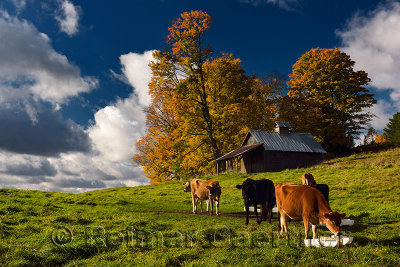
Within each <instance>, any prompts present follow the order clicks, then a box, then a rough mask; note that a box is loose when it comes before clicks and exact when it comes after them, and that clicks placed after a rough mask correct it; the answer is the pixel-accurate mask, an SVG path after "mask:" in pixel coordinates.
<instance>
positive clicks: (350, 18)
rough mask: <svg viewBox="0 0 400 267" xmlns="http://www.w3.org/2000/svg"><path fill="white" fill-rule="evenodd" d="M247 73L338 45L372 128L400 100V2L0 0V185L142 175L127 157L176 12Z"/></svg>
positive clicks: (56, 187) (46, 186)
mask: <svg viewBox="0 0 400 267" xmlns="http://www.w3.org/2000/svg"><path fill="white" fill-rule="evenodd" d="M190 10H203V11H206V12H207V13H208V14H210V15H211V16H212V25H211V29H210V30H209V32H208V33H207V38H206V42H207V43H208V44H210V45H211V47H212V48H213V50H214V51H215V55H218V54H220V53H222V52H228V53H232V54H233V55H234V56H235V57H237V58H240V59H241V60H242V65H243V67H244V69H245V71H246V72H247V73H248V74H257V75H260V76H264V75H267V74H268V73H270V72H272V71H278V72H280V73H281V74H283V75H285V76H287V75H288V74H289V73H290V72H291V68H292V65H293V64H294V63H295V62H296V61H297V59H298V58H299V57H300V56H301V55H302V54H304V53H305V52H306V51H308V50H310V49H312V48H316V47H321V48H334V47H338V48H340V49H341V50H343V51H344V52H346V53H348V54H349V55H350V57H351V59H352V60H354V61H355V62H356V63H355V69H356V70H365V71H366V72H367V73H368V75H369V77H370V78H371V80H372V81H371V83H370V84H369V86H368V89H369V90H370V91H371V92H373V93H374V94H375V98H376V99H377V104H376V105H374V106H373V107H371V108H370V111H371V112H372V113H373V114H375V117H374V119H373V120H372V121H371V125H370V126H372V127H374V128H375V129H376V130H378V132H382V130H383V128H384V127H385V125H386V124H387V122H388V119H389V118H391V117H392V115H393V114H394V113H396V112H397V111H399V107H400V2H398V1H368V0H352V1H348V0H336V1H328V0H327V1H320V0H212V1H209V0H132V1H122V0H119V1H118V0H116V1H104V0H96V1H78V0H49V1H39V0H0V188H20V189H35V190H51V191H61V192H74V193H79V192H84V191H88V190H95V189H102V188H108V187H116V186H138V185H146V184H148V183H149V181H148V179H147V178H146V176H145V175H144V173H143V170H142V169H141V168H140V167H138V166H135V165H134V163H133V162H132V161H131V158H132V156H133V155H134V153H135V144H136V142H137V140H138V139H139V138H140V137H141V136H143V135H144V133H145V113H144V109H145V108H146V106H147V105H148V104H149V103H150V101H151V99H150V97H149V95H148V88H147V84H148V82H149V81H150V78H151V72H150V70H149V67H148V64H149V62H150V61H151V60H152V51H154V50H159V49H163V48H165V37H166V36H167V35H168V27H169V26H170V25H171V22H172V21H173V20H174V19H176V18H178V17H179V15H180V14H181V13H182V12H185V11H190Z"/></svg>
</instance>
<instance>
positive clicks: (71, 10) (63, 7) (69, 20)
mask: <svg viewBox="0 0 400 267" xmlns="http://www.w3.org/2000/svg"><path fill="white" fill-rule="evenodd" d="M58 12H59V13H61V14H60V15H56V17H55V19H56V20H57V21H58V23H59V26H60V30H61V31H62V32H65V33H66V34H68V35H69V36H73V35H75V34H76V33H78V30H79V6H74V4H73V3H71V2H70V1H68V0H64V1H61V2H60V8H59V11H58Z"/></svg>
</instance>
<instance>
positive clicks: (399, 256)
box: [0, 149, 400, 266]
mask: <svg viewBox="0 0 400 267" xmlns="http://www.w3.org/2000/svg"><path fill="white" fill-rule="evenodd" d="M304 172H311V173H312V174H313V175H314V177H315V179H316V181H317V182H319V183H326V184H328V185H329V187H330V203H331V208H332V209H333V210H334V211H339V212H341V213H342V212H345V213H346V214H347V216H346V218H351V219H354V220H355V224H354V225H352V226H347V227H345V228H344V229H343V230H344V231H345V233H346V235H351V236H353V237H354V241H353V243H352V244H351V245H350V246H347V247H344V248H323V249H322V248H306V247H304V246H303V245H302V243H303V239H304V234H303V231H304V227H303V224H302V222H298V221H292V222H289V225H288V226H289V234H290V238H289V239H288V240H286V239H279V238H278V232H277V231H278V221H277V219H276V216H275V218H274V219H273V221H272V223H271V224H268V223H266V222H263V223H262V224H261V225H258V224H256V222H255V218H253V217H252V218H251V219H250V223H249V225H248V226H245V224H244V222H245V218H244V213H243V200H242V198H241V191H240V190H237V189H236V188H235V185H236V184H241V183H242V182H243V181H244V180H245V179H246V178H249V177H250V178H253V179H261V178H267V179H270V180H272V181H273V182H274V183H279V182H294V183H301V175H302V174H303V173H304ZM206 178H211V177H206ZM212 178H216V179H218V180H219V181H220V184H221V185H222V196H221V204H220V211H221V213H222V214H221V216H219V217H217V216H209V215H206V214H199V215H193V214H191V209H192V207H191V197H190V194H189V193H184V192H183V186H182V183H181V182H176V183H171V184H165V185H152V186H141V187H134V188H129V187H121V188H110V189H105V190H99V191H91V192H86V193H82V194H69V193H57V192H41V191H27V190H15V189H0V265H13V266H32V265H35V266H37V265H52V266H53V265H70V266H74V265H102V266H103V265H105V266H107V265H109V266H114V265H121V266H122V265H146V266H147V265H157V266H159V265H165V266H170V265H176V266H179V265H193V266H199V265H207V266H217V265H232V266H233V265H248V266H265V265H277V266H279V265H296V264H301V265H314V266H315V265H333V266H340V265H344V264H349V265H364V266H365V265H375V266H400V149H391V150H388V151H385V152H380V153H365V154H358V155H353V156H350V157H346V158H340V159H334V160H331V161H328V162H325V163H323V164H321V165H319V166H316V167H313V168H309V169H297V170H290V171H283V172H279V173H261V174H252V175H236V174H235V175H233V174H232V175H219V176H217V177H212ZM204 204H205V203H204ZM204 206H205V205H204ZM318 234H319V235H320V236H321V235H322V236H323V235H325V236H326V235H330V232H329V231H327V229H326V228H324V227H320V228H319V229H318ZM310 236H311V235H310Z"/></svg>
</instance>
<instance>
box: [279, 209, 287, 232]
mask: <svg viewBox="0 0 400 267" xmlns="http://www.w3.org/2000/svg"><path fill="white" fill-rule="evenodd" d="M280 214H281V218H280V219H281V220H280V222H281V236H283V231H284V230H285V233H286V237H287V236H288V231H287V225H286V215H285V214H284V213H283V212H280Z"/></svg>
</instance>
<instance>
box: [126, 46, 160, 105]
mask: <svg viewBox="0 0 400 267" xmlns="http://www.w3.org/2000/svg"><path fill="white" fill-rule="evenodd" d="M153 52H154V51H153V50H152V51H146V52H144V53H143V54H137V53H129V54H126V55H122V56H120V58H119V59H120V61H121V64H122V72H123V74H124V76H125V77H126V78H127V79H128V82H129V83H130V84H131V85H132V87H133V88H135V93H136V94H137V96H138V100H139V104H140V105H143V106H148V105H149V104H150V102H151V98H150V95H149V89H148V84H149V82H150V79H151V70H150V68H149V63H150V61H152V60H153Z"/></svg>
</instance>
